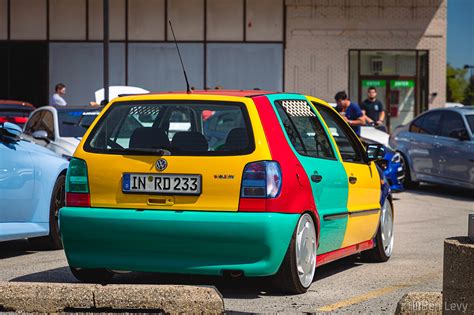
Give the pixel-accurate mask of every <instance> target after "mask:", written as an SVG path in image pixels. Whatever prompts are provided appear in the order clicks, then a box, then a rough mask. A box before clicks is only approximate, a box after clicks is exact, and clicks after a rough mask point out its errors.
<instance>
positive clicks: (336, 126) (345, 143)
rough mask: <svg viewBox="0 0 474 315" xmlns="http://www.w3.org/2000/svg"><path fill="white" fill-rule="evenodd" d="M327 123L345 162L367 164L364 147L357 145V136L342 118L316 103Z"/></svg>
mask: <svg viewBox="0 0 474 315" xmlns="http://www.w3.org/2000/svg"><path fill="white" fill-rule="evenodd" d="M313 104H314V105H315V106H316V108H317V109H318V111H319V113H320V114H321V116H322V117H323V119H324V121H325V122H326V124H327V126H328V128H329V130H330V132H331V134H332V136H333V137H334V140H335V141H336V143H337V146H338V147H339V152H340V153H341V157H342V160H343V161H344V162H357V163H362V162H365V160H364V158H363V156H364V155H363V152H364V151H363V148H362V145H360V144H358V143H357V140H356V139H355V137H356V136H355V134H354V133H353V132H352V131H351V130H350V129H349V127H348V126H347V124H346V123H345V122H344V120H342V118H341V116H339V114H338V113H337V112H334V111H333V110H332V109H330V108H327V107H326V106H323V105H320V104H317V103H314V102H313Z"/></svg>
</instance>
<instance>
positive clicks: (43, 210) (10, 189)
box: [0, 122, 69, 249]
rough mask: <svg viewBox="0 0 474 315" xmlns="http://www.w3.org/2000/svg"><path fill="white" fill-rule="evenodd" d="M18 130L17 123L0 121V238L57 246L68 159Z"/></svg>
mask: <svg viewBox="0 0 474 315" xmlns="http://www.w3.org/2000/svg"><path fill="white" fill-rule="evenodd" d="M21 134H22V130H21V128H20V127H19V126H17V125H15V124H12V123H9V122H4V123H0V242H1V241H9V240H16V239H23V238H28V239H29V240H30V241H31V242H33V243H35V245H38V246H41V247H42V248H45V249H60V248H62V244H61V239H60V237H59V228H58V212H59V209H60V208H61V207H63V206H64V198H65V192H64V191H65V187H64V183H65V175H66V170H67V167H68V163H69V162H67V161H66V160H65V159H63V158H61V157H59V156H58V155H56V154H55V153H54V152H52V151H50V150H48V149H45V148H43V147H41V146H39V145H36V144H33V143H30V142H27V141H25V140H22V139H21Z"/></svg>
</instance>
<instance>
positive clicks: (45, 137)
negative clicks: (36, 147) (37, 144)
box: [31, 130, 51, 143]
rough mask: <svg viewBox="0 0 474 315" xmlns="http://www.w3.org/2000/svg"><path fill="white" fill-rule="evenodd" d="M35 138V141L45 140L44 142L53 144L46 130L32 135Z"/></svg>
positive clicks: (37, 131)
mask: <svg viewBox="0 0 474 315" xmlns="http://www.w3.org/2000/svg"><path fill="white" fill-rule="evenodd" d="M31 135H32V136H33V138H35V139H38V140H43V141H46V142H48V143H49V142H51V140H49V138H48V133H47V132H46V131H44V130H36V131H35V132H33V133H32V134H31Z"/></svg>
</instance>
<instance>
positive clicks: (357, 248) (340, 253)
mask: <svg viewBox="0 0 474 315" xmlns="http://www.w3.org/2000/svg"><path fill="white" fill-rule="evenodd" d="M374 245H375V243H374V240H369V241H365V242H362V243H359V244H355V245H352V246H349V247H344V248H341V249H338V250H335V251H332V252H329V253H325V254H321V255H318V258H317V260H316V262H317V266H321V265H324V264H327V263H330V262H332V261H335V260H338V259H341V258H344V257H347V256H350V255H354V254H357V253H360V252H362V251H364V250H368V249H371V248H374Z"/></svg>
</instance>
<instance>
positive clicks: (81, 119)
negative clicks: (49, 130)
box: [58, 109, 99, 137]
mask: <svg viewBox="0 0 474 315" xmlns="http://www.w3.org/2000/svg"><path fill="white" fill-rule="evenodd" d="M98 114H99V111H98V110H97V109H95V110H83V109H68V110H64V109H60V110H58V125H59V135H60V136H61V137H82V136H83V135H84V134H85V133H86V131H87V128H89V126H90V125H91V124H92V122H93V121H94V119H95V118H96V117H97V115H98Z"/></svg>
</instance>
